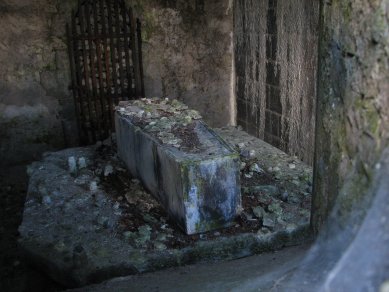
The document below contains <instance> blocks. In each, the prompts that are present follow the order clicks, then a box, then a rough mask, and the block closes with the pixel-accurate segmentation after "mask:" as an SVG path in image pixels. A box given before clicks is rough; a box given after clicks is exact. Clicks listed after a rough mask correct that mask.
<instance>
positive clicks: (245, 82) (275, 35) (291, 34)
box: [234, 0, 319, 164]
mask: <svg viewBox="0 0 389 292" xmlns="http://www.w3.org/2000/svg"><path fill="white" fill-rule="evenodd" d="M234 10H235V12H234V17H235V18H234V34H235V47H236V49H235V67H236V95H237V111H238V118H237V119H238V124H240V125H241V126H243V128H244V129H245V130H246V131H248V132H249V133H250V134H252V135H255V136H258V137H260V138H262V139H264V140H265V141H267V142H269V143H270V144H272V145H274V146H276V147H278V148H280V149H282V150H284V151H286V152H288V153H289V154H291V155H297V156H298V157H299V158H301V159H302V160H303V161H305V162H307V163H309V164H312V162H313V151H312V149H313V143H314V128H315V107H316V106H315V100H316V70H317V44H318V20H319V1H318V0H315V1H310V0H298V1H292V0H290V1H277V0H269V1H254V0H249V1H246V0H236V1H235V7H234Z"/></svg>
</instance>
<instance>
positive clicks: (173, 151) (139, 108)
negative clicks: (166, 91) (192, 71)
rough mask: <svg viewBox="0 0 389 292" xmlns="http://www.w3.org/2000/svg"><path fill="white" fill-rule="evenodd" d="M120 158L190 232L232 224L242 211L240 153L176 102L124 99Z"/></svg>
mask: <svg viewBox="0 0 389 292" xmlns="http://www.w3.org/2000/svg"><path fill="white" fill-rule="evenodd" d="M115 126H116V137H117V148H118V155H119V157H120V158H121V159H122V160H123V161H124V162H125V164H126V166H127V168H128V169H129V171H130V173H131V174H132V175H133V176H134V177H137V178H139V179H140V180H141V181H142V183H143V185H144V186H145V187H146V188H147V189H148V191H149V192H150V193H151V194H152V195H153V196H154V197H155V198H156V199H157V200H158V201H159V202H160V203H161V204H162V205H163V206H164V208H165V209H166V211H167V212H168V214H169V216H171V217H172V218H174V220H175V222H176V223H177V225H178V226H180V227H181V228H182V229H183V230H184V231H185V232H186V233H187V234H195V233H199V232H205V231H209V230H212V229H218V228H222V227H227V226H230V225H231V223H232V221H233V219H234V218H235V216H236V215H237V213H238V212H239V210H240V209H241V194H240V160H239V154H238V153H237V152H235V151H234V150H233V149H232V148H231V147H230V146H229V145H227V144H226V143H225V142H224V141H223V140H222V139H221V138H220V137H219V136H218V135H217V134H215V133H214V132H213V131H212V130H211V129H209V128H208V126H207V125H206V124H205V123H204V122H202V120H201V116H200V115H199V114H198V113H197V112H196V111H194V110H190V109H188V107H187V106H186V105H184V104H182V103H180V102H178V101H177V100H172V101H171V100H169V99H159V98H153V99H141V100H136V101H128V102H121V103H120V104H119V106H118V107H117V109H116V113H115Z"/></svg>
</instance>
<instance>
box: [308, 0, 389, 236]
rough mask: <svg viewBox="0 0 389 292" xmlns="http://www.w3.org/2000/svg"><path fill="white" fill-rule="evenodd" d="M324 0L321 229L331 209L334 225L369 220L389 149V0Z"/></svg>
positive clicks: (316, 204)
mask: <svg viewBox="0 0 389 292" xmlns="http://www.w3.org/2000/svg"><path fill="white" fill-rule="evenodd" d="M321 2H322V3H321V20H320V22H321V24H320V26H321V29H320V40H321V43H320V51H319V60H320V64H319V78H318V80H319V82H318V107H317V109H318V111H317V112H318V115H317V126H316V127H317V137H316V156H315V157H316V158H315V175H314V177H315V182H314V186H315V187H314V197H313V206H312V217H311V220H312V226H313V228H314V230H315V231H316V232H317V231H318V230H320V229H321V228H322V225H323V223H324V222H326V219H327V218H328V217H329V214H330V212H331V210H332V213H331V214H333V216H334V217H331V216H330V218H333V219H334V220H332V221H331V222H332V223H331V224H336V223H338V224H342V223H344V222H346V218H347V217H349V216H350V214H351V213H352V212H353V213H354V214H355V213H357V212H356V211H357V210H356V209H358V208H359V209H361V212H360V213H359V214H361V216H363V214H364V212H363V210H366V209H367V208H368V207H369V202H370V199H371V198H369V195H368V194H370V193H368V192H367V190H368V188H369V187H372V181H373V178H374V176H375V172H376V171H378V170H379V169H380V164H378V163H377V161H378V159H379V157H380V156H381V153H383V151H384V149H385V148H387V147H388V146H389V82H388V80H389V2H388V1H387V0H378V1H361V0H356V1H355V0H346V1H324V0H323V1H321ZM373 194H374V192H373ZM335 205H336V207H334V206H335ZM334 208H335V209H334ZM357 220H358V218H356V219H355V220H354V224H357Z"/></svg>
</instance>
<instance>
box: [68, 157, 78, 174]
mask: <svg viewBox="0 0 389 292" xmlns="http://www.w3.org/2000/svg"><path fill="white" fill-rule="evenodd" d="M68 166H69V172H70V173H71V174H76V173H77V163H76V158H74V156H70V157H69V158H68Z"/></svg>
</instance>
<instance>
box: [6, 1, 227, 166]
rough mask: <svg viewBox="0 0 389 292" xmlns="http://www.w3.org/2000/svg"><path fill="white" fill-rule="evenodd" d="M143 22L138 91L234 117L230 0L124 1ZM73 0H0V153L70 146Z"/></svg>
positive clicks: (217, 119)
mask: <svg viewBox="0 0 389 292" xmlns="http://www.w3.org/2000/svg"><path fill="white" fill-rule="evenodd" d="M126 2H127V4H128V5H133V6H134V8H135V12H136V14H137V15H138V16H139V17H140V18H141V22H142V25H143V28H142V36H143V47H142V51H143V60H144V66H143V67H144V76H145V89H146V96H147V97H152V96H163V97H170V98H178V99H180V100H183V101H184V102H185V103H187V104H188V105H190V106H191V107H193V108H195V109H197V110H199V111H200V112H201V114H202V115H203V116H204V118H205V120H206V121H207V122H208V123H209V124H210V125H212V126H223V125H227V124H233V123H234V116H233V112H234V104H233V91H232V87H231V86H232V51H233V50H232V1H228V0H218V1H211V2H210V1H180V0H177V1H162V0H155V1H152V0H148V1H126ZM76 7H77V1H76V0H68V1H60V0H36V1H27V0H21V1H20V0H6V1H2V2H1V4H0V67H1V68H2V70H1V72H0V135H1V145H0V159H1V161H2V164H4V165H7V164H15V163H23V162H28V161H32V160H36V159H39V157H40V155H41V154H42V153H43V152H44V151H48V150H54V149H60V148H64V147H68V146H74V145H77V143H78V141H77V132H76V131H77V127H76V118H75V114H74V105H73V98H72V93H71V91H70V90H69V89H68V86H69V85H70V72H69V61H68V54H67V42H66V35H65V26H66V23H67V22H68V21H69V20H70V15H71V10H72V9H76Z"/></svg>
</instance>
